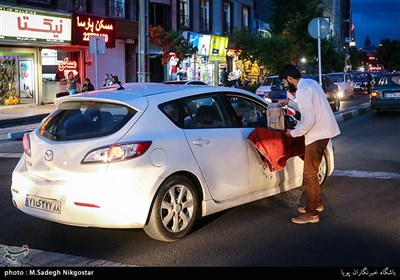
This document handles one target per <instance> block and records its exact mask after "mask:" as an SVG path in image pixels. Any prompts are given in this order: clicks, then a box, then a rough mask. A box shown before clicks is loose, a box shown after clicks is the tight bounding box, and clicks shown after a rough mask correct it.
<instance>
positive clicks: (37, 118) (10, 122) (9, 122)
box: [0, 113, 49, 128]
mask: <svg viewBox="0 0 400 280" xmlns="http://www.w3.org/2000/svg"><path fill="white" fill-rule="evenodd" d="M48 115H49V114H48V113H47V114H40V115H34V116H29V117H22V118H13V119H6V120H0V128H6V127H12V126H15V124H16V123H17V124H18V125H25V124H32V123H40V122H41V121H42V120H43V119H44V118H45V117H47V116H48Z"/></svg>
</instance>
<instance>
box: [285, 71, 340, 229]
mask: <svg viewBox="0 0 400 280" xmlns="http://www.w3.org/2000/svg"><path fill="white" fill-rule="evenodd" d="M279 78H280V79H281V80H282V81H284V83H285V87H288V88H289V90H291V91H296V102H293V101H292V100H280V101H279V102H278V105H280V106H285V105H288V106H289V107H292V108H294V109H296V110H297V111H299V112H300V114H301V120H300V121H299V122H298V123H297V125H296V127H295V128H294V129H292V130H286V131H285V135H286V136H288V137H301V136H303V135H304V140H305V145H306V147H305V154H304V172H303V179H304V184H305V192H306V206H305V207H299V208H298V211H299V212H300V213H302V214H301V215H300V216H298V217H295V218H293V219H292V222H293V223H296V224H306V223H318V222H319V213H320V212H322V211H323V210H324V206H323V203H322V200H321V188H320V185H319V181H318V169H319V165H320V163H321V160H322V156H323V153H324V150H325V148H326V146H327V144H328V142H329V139H330V138H332V137H335V136H337V135H339V134H340V129H339V126H338V124H337V122H336V119H335V116H334V115H333V112H332V109H331V107H330V105H329V102H328V100H327V98H326V96H325V93H324V91H323V89H322V87H321V86H320V84H319V83H318V82H316V81H315V80H312V79H303V78H301V74H300V71H299V70H298V69H297V68H296V66H294V65H293V64H287V65H285V66H284V67H283V69H282V71H281V73H280V74H279Z"/></svg>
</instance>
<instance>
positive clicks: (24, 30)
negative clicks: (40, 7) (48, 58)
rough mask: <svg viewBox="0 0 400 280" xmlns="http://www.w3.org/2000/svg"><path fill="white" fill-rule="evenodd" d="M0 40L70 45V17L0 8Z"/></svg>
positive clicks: (13, 8)
mask: <svg viewBox="0 0 400 280" xmlns="http://www.w3.org/2000/svg"><path fill="white" fill-rule="evenodd" d="M0 39H3V40H8V41H19V42H36V43H48V44H54V43H57V44H71V17H70V16H62V15H54V13H53V14H50V13H43V12H39V11H34V10H27V9H20V8H15V7H6V6H0Z"/></svg>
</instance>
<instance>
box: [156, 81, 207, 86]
mask: <svg viewBox="0 0 400 280" xmlns="http://www.w3.org/2000/svg"><path fill="white" fill-rule="evenodd" d="M162 84H166V85H199V86H200V85H204V86H205V85H207V84H206V83H205V82H203V81H198V80H179V81H165V82H162Z"/></svg>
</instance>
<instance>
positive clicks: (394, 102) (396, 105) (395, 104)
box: [371, 98, 400, 110]
mask: <svg viewBox="0 0 400 280" xmlns="http://www.w3.org/2000/svg"><path fill="white" fill-rule="evenodd" d="M375 109H386V110H396V109H400V98H399V99H372V100H371V110H375Z"/></svg>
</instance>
